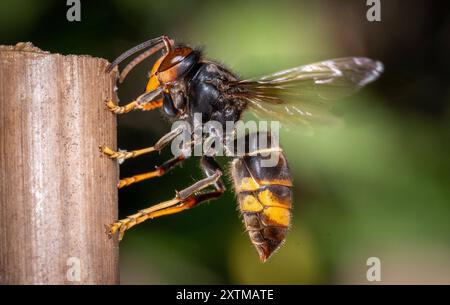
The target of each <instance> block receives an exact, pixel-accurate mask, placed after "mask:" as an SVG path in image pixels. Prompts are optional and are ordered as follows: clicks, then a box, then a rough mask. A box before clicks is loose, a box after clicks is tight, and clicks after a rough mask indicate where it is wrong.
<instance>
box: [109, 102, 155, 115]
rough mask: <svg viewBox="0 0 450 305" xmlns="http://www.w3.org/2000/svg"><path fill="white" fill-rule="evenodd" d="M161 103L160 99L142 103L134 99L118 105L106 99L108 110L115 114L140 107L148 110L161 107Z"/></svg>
mask: <svg viewBox="0 0 450 305" xmlns="http://www.w3.org/2000/svg"><path fill="white" fill-rule="evenodd" d="M162 104H163V101H162V99H160V100H157V101H153V102H149V103H144V104H141V103H139V102H138V99H136V100H134V101H132V102H130V103H128V104H126V105H125V106H119V105H117V104H116V103H114V102H113V101H112V100H108V101H106V106H107V107H108V109H109V111H111V112H113V113H115V114H122V113H127V112H130V111H132V110H135V109H140V110H142V111H150V110H154V109H157V108H160V107H162Z"/></svg>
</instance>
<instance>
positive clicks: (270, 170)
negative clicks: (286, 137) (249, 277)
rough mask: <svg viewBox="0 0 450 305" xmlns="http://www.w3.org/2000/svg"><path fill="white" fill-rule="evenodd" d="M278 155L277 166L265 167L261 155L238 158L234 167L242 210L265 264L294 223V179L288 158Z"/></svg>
mask: <svg viewBox="0 0 450 305" xmlns="http://www.w3.org/2000/svg"><path fill="white" fill-rule="evenodd" d="M278 154H279V159H278V163H277V165H276V166H273V167H262V164H261V161H262V160H263V159H262V157H261V156H259V155H256V156H245V157H243V158H239V159H235V160H234V161H233V164H232V175H233V182H234V187H235V190H236V193H237V197H238V201H239V210H240V211H241V214H242V216H243V221H244V225H245V227H246V230H247V232H248V234H249V236H250V240H251V242H252V243H253V244H254V245H255V247H256V250H257V251H258V254H259V257H260V258H261V260H262V261H266V260H267V259H268V258H269V256H270V255H271V254H272V253H273V252H274V251H275V250H277V249H278V248H279V247H280V246H281V244H282V242H283V241H284V239H285V236H286V233H287V230H288V228H289V226H290V220H291V208H292V190H291V188H292V179H291V176H290V173H289V168H288V165H287V161H286V159H285V157H284V155H283V154H282V153H281V152H279V153H278Z"/></svg>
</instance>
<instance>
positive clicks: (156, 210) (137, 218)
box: [107, 197, 194, 240]
mask: <svg viewBox="0 0 450 305" xmlns="http://www.w3.org/2000/svg"><path fill="white" fill-rule="evenodd" d="M180 203H181V200H180V199H178V198H177V197H175V198H174V199H172V200H169V201H165V202H162V203H160V204H157V205H154V206H151V207H149V208H147V209H144V210H140V211H139V212H137V213H136V214H133V215H130V216H128V217H127V218H125V219H121V220H119V221H117V222H115V223H113V224H111V225H110V226H107V230H108V232H107V233H108V235H109V236H110V237H111V236H112V235H114V234H115V233H116V232H117V230H119V240H122V238H123V235H124V233H125V231H126V230H128V229H131V228H132V227H134V226H135V225H137V224H140V223H141V222H144V221H146V220H147V219H152V218H155V217H159V216H162V215H168V214H173V213H177V212H180V211H182V210H185V209H188V208H189V207H191V206H192V204H193V203H194V202H193V201H192V200H189V198H188V199H186V201H185V202H183V203H181V204H180Z"/></svg>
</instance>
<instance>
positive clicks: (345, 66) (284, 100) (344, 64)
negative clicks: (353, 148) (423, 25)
mask: <svg viewBox="0 0 450 305" xmlns="http://www.w3.org/2000/svg"><path fill="white" fill-rule="evenodd" d="M382 72H383V64H382V63H381V62H379V61H374V60H372V59H369V58H365V57H346V58H338V59H333V60H326V61H322V62H318V63H313V64H309V65H304V66H300V67H296V68H292V69H288V70H284V71H280V72H276V73H274V74H271V75H267V76H264V77H261V78H258V79H248V80H242V81H236V82H232V83H230V84H229V89H228V90H229V91H228V92H229V94H230V95H231V96H233V97H236V98H242V99H245V100H247V101H248V102H249V107H250V109H251V110H252V111H253V112H254V113H255V114H256V115H257V116H260V117H267V116H269V117H270V118H273V119H277V120H280V121H284V122H287V123H296V122H297V123H302V124H304V125H308V126H311V125H313V124H316V123H318V124H334V123H337V122H339V120H338V119H336V118H335V117H334V116H333V115H332V114H331V113H330V112H329V108H330V107H331V106H332V102H333V101H334V100H337V99H339V98H342V97H345V96H348V95H351V94H353V93H354V92H355V91H357V90H358V89H360V88H362V87H363V86H365V85H366V84H368V83H370V82H372V81H374V80H376V79H377V78H378V77H379V76H380V74H381V73H382Z"/></svg>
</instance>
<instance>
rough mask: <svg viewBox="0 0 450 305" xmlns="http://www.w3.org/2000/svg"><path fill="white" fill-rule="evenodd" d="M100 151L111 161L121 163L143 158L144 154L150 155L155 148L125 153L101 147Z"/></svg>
mask: <svg viewBox="0 0 450 305" xmlns="http://www.w3.org/2000/svg"><path fill="white" fill-rule="evenodd" d="M99 149H100V151H101V152H102V153H104V154H105V155H107V156H108V157H110V158H111V159H117V160H118V161H119V162H123V161H124V160H126V159H129V158H135V157H137V156H141V155H143V154H148V153H151V152H153V151H155V148H154V146H151V147H147V148H142V149H138V150H132V151H125V150H124V151H115V150H112V149H111V148H109V147H108V146H105V145H100V146H99Z"/></svg>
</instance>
